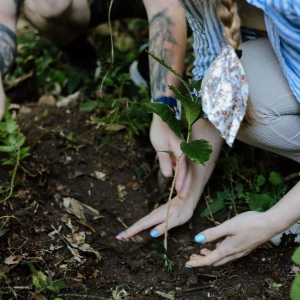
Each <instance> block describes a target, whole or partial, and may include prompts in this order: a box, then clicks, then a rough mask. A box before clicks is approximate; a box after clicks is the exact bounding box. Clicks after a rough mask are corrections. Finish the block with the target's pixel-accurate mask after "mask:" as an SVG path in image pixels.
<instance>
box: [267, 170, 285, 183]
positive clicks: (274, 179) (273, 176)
mask: <svg viewBox="0 0 300 300" xmlns="http://www.w3.org/2000/svg"><path fill="white" fill-rule="evenodd" d="M269 182H270V183H271V184H273V185H279V184H281V183H282V182H283V180H282V178H281V176H280V175H279V174H278V173H276V172H271V174H270V177H269Z"/></svg>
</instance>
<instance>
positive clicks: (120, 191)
mask: <svg viewBox="0 0 300 300" xmlns="http://www.w3.org/2000/svg"><path fill="white" fill-rule="evenodd" d="M126 195H127V192H126V187H125V185H122V184H119V185H118V197H119V200H120V201H121V202H124V201H125V196H126Z"/></svg>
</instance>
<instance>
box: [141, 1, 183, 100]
mask: <svg viewBox="0 0 300 300" xmlns="http://www.w3.org/2000/svg"><path fill="white" fill-rule="evenodd" d="M144 4H145V7H146V10H147V14H148V19H149V23H150V25H149V27H150V29H149V31H150V37H149V44H150V51H151V52H152V53H154V54H155V55H156V56H157V57H159V58H161V59H163V60H164V61H165V62H166V63H168V64H169V65H170V66H171V67H172V68H173V69H175V70H176V71H177V72H179V73H182V70H183V63H184V55H185V50H186V20H185V15H184V11H183V8H182V7H181V5H180V4H179V2H178V1H177V0H164V1H161V0H144ZM150 78H151V92H152V98H153V100H156V99H158V98H159V97H162V96H173V93H172V91H170V90H169V88H168V85H170V84H171V85H174V86H178V85H179V80H178V79H177V78H176V76H175V75H173V74H172V73H171V72H169V71H167V70H166V69H165V68H164V67H163V66H161V65H160V64H159V63H157V62H156V61H154V60H153V59H150Z"/></svg>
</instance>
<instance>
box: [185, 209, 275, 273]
mask: <svg viewBox="0 0 300 300" xmlns="http://www.w3.org/2000/svg"><path fill="white" fill-rule="evenodd" d="M272 222H273V220H272V219H271V218H269V216H268V214H266V213H260V212H255V211H249V212H245V213H242V214H240V215H238V216H236V217H234V218H232V219H230V220H228V221H226V222H224V223H223V224H221V225H219V226H216V227H213V228H210V229H208V230H205V231H203V232H201V233H200V234H198V235H196V236H195V241H196V242H197V243H210V242H212V241H215V240H218V239H220V238H223V237H226V238H225V239H224V240H223V241H222V242H221V243H219V244H217V247H216V249H215V250H213V251H210V250H208V249H206V248H203V249H202V250H201V251H200V254H201V255H196V254H194V255H192V256H191V257H190V260H189V261H188V262H187V263H186V267H187V268H194V267H202V266H219V265H223V264H225V263H227V262H230V261H233V260H236V259H238V258H240V257H242V256H246V255H248V254H249V253H250V252H251V251H252V250H254V249H255V248H257V247H258V246H259V245H261V244H263V243H264V242H266V241H268V240H269V239H270V238H272V237H273V236H275V235H276V234H278V233H279V232H278V231H280V230H278V229H277V228H276V226H274V224H272Z"/></svg>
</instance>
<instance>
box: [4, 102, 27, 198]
mask: <svg viewBox="0 0 300 300" xmlns="http://www.w3.org/2000/svg"><path fill="white" fill-rule="evenodd" d="M25 140H26V138H25V136H23V135H22V134H21V133H20V129H19V126H18V123H17V121H16V120H15V119H14V118H12V116H11V114H10V113H9V110H8V108H7V107H6V110H5V114H4V118H3V122H1V123H0V153H1V152H2V153H4V154H5V156H6V157H5V158H3V159H2V165H3V166H5V165H12V166H14V168H13V172H12V178H11V183H10V186H9V188H8V191H9V192H8V195H7V196H6V197H5V198H4V199H3V200H1V201H0V203H3V202H5V201H7V200H8V199H9V198H10V197H11V195H12V193H13V188H14V182H15V177H16V173H17V170H18V167H19V164H20V161H21V160H23V159H24V158H26V157H28V156H29V155H30V153H29V150H30V147H23V145H24V143H25Z"/></svg>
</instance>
